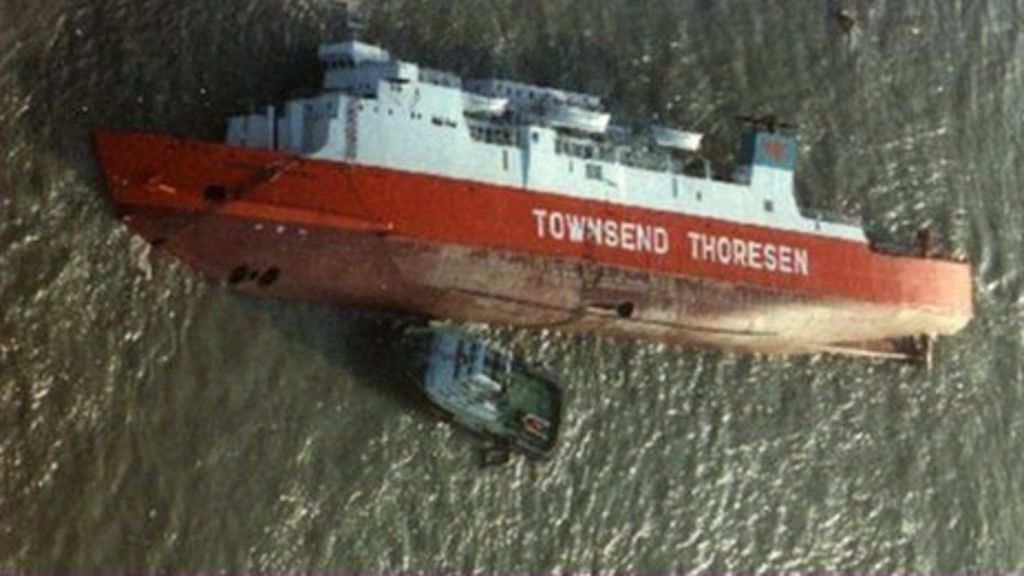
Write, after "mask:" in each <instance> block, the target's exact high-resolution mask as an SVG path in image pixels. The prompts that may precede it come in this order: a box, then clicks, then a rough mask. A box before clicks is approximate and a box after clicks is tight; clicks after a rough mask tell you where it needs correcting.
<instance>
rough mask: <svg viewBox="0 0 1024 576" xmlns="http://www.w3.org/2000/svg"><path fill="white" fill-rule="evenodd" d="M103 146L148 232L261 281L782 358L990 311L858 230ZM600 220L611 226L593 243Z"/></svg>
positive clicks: (190, 149) (350, 169)
mask: <svg viewBox="0 0 1024 576" xmlns="http://www.w3.org/2000/svg"><path fill="white" fill-rule="evenodd" d="M96 143H97V148H98V151H99V154H100V158H101V161H102V164H103V170H104V174H105V177H106V180H107V186H108V189H109V191H110V195H111V198H112V200H113V203H114V205H115V207H116V209H117V211H118V213H119V214H121V215H122V216H123V217H124V219H125V221H126V222H127V223H128V225H129V226H130V227H131V228H132V229H133V230H134V231H135V232H137V233H138V234H140V235H142V236H143V237H144V238H146V239H147V240H149V241H150V242H152V243H154V244H156V245H159V246H161V247H163V248H165V249H167V250H169V251H170V252H172V253H174V254H176V255H178V256H179V257H181V258H182V259H183V260H185V261H186V262H188V263H189V264H191V265H192V266H193V267H195V268H197V269H199V270H201V271H202V272H204V273H205V274H207V275H208V276H210V277H212V278H214V279H219V280H225V281H228V282H229V283H231V284H232V285H234V286H235V287H236V288H238V289H239V290H241V291H244V292H247V293H250V294H254V295H259V296H267V297H274V298H287V299H302V300H315V301H329V302H336V303H340V304H344V305H352V306H366V307H374V308H385V309H392V310H399V311H405V312H412V313H417V314H424V315H428V316H436V317H445V318H453V319H458V320H468V321H482V322H499V323H508V324H515V325H526V326H535V327H550V328H557V329H565V330H580V331H589V332H597V333H604V334H611V335H622V336H631V337H643V338H650V339H655V340H661V341H668V342H679V343H691V344H706V345H711V346H716V347H723V348H732V349H741V350H749V351H760V352H779V353H799V352H815V351H821V350H837V351H844V350H845V351H851V352H855V351H856V350H857V349H858V348H861V347H868V348H871V349H874V348H875V347H876V344H877V343H880V342H884V341H888V340H891V339H895V338H901V337H906V336H914V335H920V334H929V335H941V334H950V333H953V332H955V331H957V330H959V329H960V328H962V327H963V326H964V325H965V324H966V323H967V322H968V321H969V320H970V318H971V315H972V303H971V290H970V282H971V281H970V270H969V267H968V266H967V265H966V264H963V263H957V262H948V261H943V260H937V259H925V258H908V257H896V256H890V255H884V254H879V253H876V252H874V251H872V250H871V249H870V248H869V247H868V246H867V245H866V244H863V243H859V242H854V241H849V240H842V239H835V238H826V237H821V236H815V235H811V234H802V233H796V232H785V231H779V230H774V229H771V228H767V227H758V226H748V225H741V224H736V223H731V222H726V221H721V220H712V219H705V218H695V217H691V216H686V215H680V214H675V213H669V212H661V211H654V210H646V209H639V208H633V207H628V206H623V205H617V204H613V203H607V202H597V201H593V200H584V199H578V198H570V197H566V196H561V195H556V194H548V193H544V192H538V191H526V190H522V189H517V188H508V187H499V186H494V185H490V184H485V183H479V182H469V181H460V180H454V179H451V178H445V177H441V176H431V175H425V174H415V173H408V172H399V171H395V170H385V169H380V168H372V167H366V166H360V165H357V164H347V163H340V162H328V161H319V160H311V159H306V158H298V157H294V156H291V155H288V154H284V153H281V152H277V151H272V150H253V149H239V148H234V147H229V146H225V145H222V144H216V143H207V142H198V141H193V140H180V139H174V138H168V137H163V136H153V135H144V134H134V133H119V134H114V133H101V134H97V136H96ZM555 215H557V216H555ZM580 222H587V223H589V224H591V225H593V223H594V222H597V223H598V225H597V227H598V229H597V230H584V233H585V234H584V236H583V237H582V241H581V237H580V236H578V235H577V236H576V237H575V238H574V237H573V230H572V229H571V226H573V224H575V225H576V226H579V223H580ZM575 231H576V232H579V230H575ZM613 232H614V236H612V235H611V233H613ZM590 233H593V234H594V235H593V236H592V235H591V234H590ZM602 236H603V238H602ZM612 240H614V242H613V241H612ZM716 240H717V244H716ZM708 248H710V251H709V250H708ZM716 249H720V250H718V251H716ZM768 254H771V258H770V259H769V258H768V257H767V256H768ZM755 256H756V258H755ZM868 343H872V344H868Z"/></svg>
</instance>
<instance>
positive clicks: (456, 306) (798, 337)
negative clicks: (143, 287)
mask: <svg viewBox="0 0 1024 576" xmlns="http://www.w3.org/2000/svg"><path fill="white" fill-rule="evenodd" d="M119 211H120V212H121V213H122V216H123V218H124V220H125V221H126V222H127V223H128V225H129V227H130V228H131V229H132V230H133V231H134V232H136V233H138V234H140V235H141V236H143V237H144V238H145V239H146V240H148V241H149V242H151V243H153V244H154V245H156V246H158V247H160V248H163V249H166V250H168V251H170V252H172V253H174V254H175V255H177V256H178V257H180V258H181V259H183V260H184V261H185V262H187V263H188V264H190V265H191V266H193V267H194V268H196V269H198V270H200V271H201V272H203V273H204V274H206V275H207V276H209V277H210V278H212V279H215V280H218V281H223V282H226V283H228V284H229V285H231V286H232V287H233V288H235V289H237V290H239V291H241V292H243V293H246V294H250V295H253V296H259V297H270V298H278V299H293V300H306V301H322V302H333V303H338V304H342V305H346V306H355V307H369V308H376V309H385V310H393V311H400V312H407V313H413V314H419V315H425V316H430V317H438V318H450V319H454V320H461V321H476V322H490V323H501V324H510V325H517V326H527V327H535V328H551V329H557V330H564V331H574V332H576V331H578V332H590V333H599V334H605V335H610V336H623V337H639V338H645V339H650V340H657V341H662V342H668V343H676V344H686V345H701V346H711V347H716V348H726V349H735V350H742V351H752V352H764V353H779V354H792V353H813V352H821V351H831V352H848V353H855V354H856V353H865V352H866V353H869V354H871V353H875V352H878V353H882V354H884V353H885V352H886V351H887V350H891V347H890V346H889V345H888V343H887V341H888V340H889V339H893V338H899V337H905V336H908V335H913V334H941V333H947V332H949V331H951V329H955V327H954V325H955V324H958V323H962V320H961V319H958V318H950V317H949V315H948V313H947V314H943V313H941V312H932V311H928V310H922V309H915V308H899V307H896V306H890V305H880V304H866V303H858V302H850V301H843V300H838V299H824V298H813V297H803V296H798V295H793V294H791V293H786V292H782V291H774V290H766V289H761V288H749V287H743V286H738V285H733V284H726V283H719V282H712V281H707V280H700V279H686V278H678V277H663V276H654V275H650V274H645V273H642V272H638V271H630V270H624V269H618V268H613V267H608V266H597V265H594V264H588V263H580V262H572V261H565V260H559V259H555V258H539V257H536V256H526V255H518V254H513V253H502V252H495V251H485V250H475V249H471V248H466V247H461V246H452V245H435V244H429V243H423V242H412V241H409V240H404V239H400V238H396V237H394V236H391V235H388V234H387V233H383V232H367V231H353V230H344V229H337V228H323V227H301V226H296V225H293V224H281V223H277V222H273V221H260V220H251V219H243V218H237V217H232V216H225V215H221V214H218V213H217V212H216V211H211V212H204V213H201V214H196V213H189V212H179V211H174V210H169V209H163V208H153V207H147V206H121V207H119Z"/></svg>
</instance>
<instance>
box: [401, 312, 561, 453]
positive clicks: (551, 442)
mask: <svg viewBox="0 0 1024 576" xmlns="http://www.w3.org/2000/svg"><path fill="white" fill-rule="evenodd" d="M402 340H403V342H402V345H403V347H404V348H405V349H406V350H408V351H410V352H411V353H412V354H411V356H412V358H413V361H412V363H411V367H412V374H411V375H412V376H413V380H414V382H415V385H416V387H417V388H418V390H419V391H420V392H421V393H422V394H423V395H424V396H425V398H426V400H427V401H428V402H429V403H430V404H431V405H433V406H434V407H436V408H437V409H439V410H440V411H441V412H442V414H443V416H444V417H445V419H447V420H450V421H451V423H453V424H454V425H456V426H458V427H461V428H464V429H466V430H469V431H470V432H473V433H476V434H478V435H480V436H483V437H485V438H488V439H489V440H490V441H491V443H490V447H489V448H488V449H487V450H485V452H484V453H483V454H482V455H481V456H482V463H484V464H496V463H502V462H504V461H506V460H507V459H508V452H509V451H510V450H511V451H515V452H519V453H521V454H523V455H525V456H527V457H528V458H531V459H537V460H540V459H545V458H547V457H548V456H550V455H551V452H552V451H553V449H554V447H555V444H556V441H557V439H558V428H559V425H560V423H561V413H562V391H561V389H560V388H559V386H558V384H557V382H556V381H555V380H554V378H552V377H551V376H550V375H548V374H545V373H544V372H543V371H542V370H540V369H538V368H535V367H533V366H530V365H528V364H527V363H526V362H524V361H523V360H522V359H521V358H519V357H517V356H515V355H513V354H510V353H508V352H505V351H503V350H500V349H498V348H496V347H494V346H489V345H487V344H486V343H485V342H484V341H483V340H481V339H480V338H477V337H473V336H470V335H469V334H467V333H465V332H463V331H460V330H457V329H455V328H450V327H440V326H429V327H423V326H415V327H410V328H406V329H405V331H404V333H403V335H402Z"/></svg>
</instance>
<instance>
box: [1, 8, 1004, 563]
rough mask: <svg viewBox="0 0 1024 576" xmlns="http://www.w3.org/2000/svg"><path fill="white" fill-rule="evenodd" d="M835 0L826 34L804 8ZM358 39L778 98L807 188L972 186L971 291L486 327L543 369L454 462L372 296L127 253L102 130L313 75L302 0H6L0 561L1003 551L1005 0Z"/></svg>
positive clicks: (718, 105)
mask: <svg viewBox="0 0 1024 576" xmlns="http://www.w3.org/2000/svg"><path fill="white" fill-rule="evenodd" d="M840 6H843V7H845V8H846V9H847V10H849V11H850V13H851V14H853V15H854V16H855V17H856V19H857V26H856V28H855V29H854V31H853V32H852V33H851V34H850V35H846V34H844V33H843V31H842V30H841V29H840V28H839V26H837V25H836V23H835V21H834V20H833V19H831V18H830V17H829V11H830V10H833V9H836V8H838V7H840ZM363 8H364V9H365V11H366V13H367V15H368V16H369V23H370V29H369V33H368V35H369V38H370V39H372V40H375V41H378V42H381V43H383V44H385V45H387V46H388V47H390V48H391V49H392V50H393V52H395V53H396V54H397V55H399V56H400V57H403V58H407V59H410V60H419V61H422V62H423V63H425V64H428V65H432V66H436V67H441V68H447V69H452V70H455V71H457V72H459V73H462V74H467V75H492V74H500V75H507V76H510V77H514V78H519V79H522V80H525V81H531V82H537V83H543V84H548V85H555V86H560V87H564V88H569V89H578V90H588V91H594V92H596V93H600V94H602V95H605V96H607V97H608V99H609V101H610V102H611V103H612V108H613V110H614V111H615V112H616V113H620V114H624V115H628V116H630V117H631V118H634V119H636V120H646V119H650V118H652V117H659V118H661V119H662V120H664V121H666V122H670V123H678V124H681V125H684V126H689V127H693V128H696V129H700V130H703V131H705V132H707V133H708V144H709V146H708V147H709V154H710V155H711V156H713V157H715V158H716V159H718V160H722V161H728V160H729V155H730V151H731V148H732V142H733V139H734V138H735V136H736V133H737V126H736V125H735V123H734V121H733V117H734V116H735V115H736V114H739V113H765V112H774V113H776V114H779V115H780V116H781V117H783V118H785V119H787V120H791V121H794V122H797V123H799V124H800V127H801V150H800V164H801V165H800V167H799V169H798V172H799V178H798V179H799V187H800V195H801V199H802V200H804V201H807V202H813V203H815V204H817V205H820V206H823V207H825V208H827V209H829V210H833V211H837V212H842V213H844V214H847V215H849V216H854V217H857V218H860V219H863V221H864V222H865V224H866V225H867V227H868V228H869V230H870V231H871V232H872V233H873V234H875V235H877V236H879V237H885V238H893V239H900V240H909V239H911V238H912V237H913V233H914V230H915V229H916V227H917V226H918V225H919V224H922V223H929V224H931V225H932V228H933V230H935V231H936V233H937V234H938V235H939V236H940V237H943V238H947V237H948V236H949V235H950V234H952V232H953V227H952V226H951V225H950V224H949V222H950V219H949V215H950V213H951V212H953V211H954V210H957V209H961V210H963V211H964V214H965V217H964V226H963V233H962V234H961V236H962V238H960V240H961V241H962V245H963V247H964V248H965V249H966V251H967V252H968V253H969V254H970V258H971V260H972V262H973V263H974V282H975V302H976V308H977V318H976V319H975V320H974V321H973V322H972V323H971V325H970V326H969V327H968V328H967V329H966V330H965V331H964V332H963V333H962V334H960V335H958V336H957V337H954V338H951V339H947V340H944V341H942V342H941V343H940V344H939V346H938V350H937V355H936V364H935V369H934V372H933V373H932V374H931V375H928V374H926V373H924V372H922V371H920V370H917V369H915V368H913V367H909V366H904V365H899V364H887V363H878V362H869V361H862V360H850V359H840V358H833V357H805V358H796V359H788V360H787V359H773V358H763V357H748V356H736V355H731V354H723V353H716V352H700V351H691V350H682V349H675V348H668V347H663V346H657V345H650V344H644V343H629V342H612V341H606V340H601V339H596V338H591V337H567V336H564V335H560V334H557V333H546V332H530V331H512V330H504V329H490V330H489V333H490V334H491V335H492V336H493V337H494V338H495V339H496V340H497V341H499V342H503V343H504V344H506V345H507V346H509V347H511V348H513V349H515V350H517V351H519V352H521V353H523V354H525V355H527V356H528V357H529V358H531V359H532V360H534V361H537V362H546V363H548V364H550V365H551V366H552V367H553V368H554V370H555V371H556V372H557V373H558V374H559V375H560V377H561V378H562V379H563V380H564V382H565V388H566V400H567V403H568V407H569V408H568V411H567V414H566V419H567V420H566V425H565V427H564V435H563V441H564V442H563V444H562V445H561V447H560V450H559V453H558V455H557V457H556V458H555V459H554V460H553V461H552V462H550V463H548V464H546V465H543V466H531V465H529V464H527V463H525V462H519V461H517V462H514V463H513V464H512V465H510V466H508V467H505V468H501V469H492V470H485V471H481V470H479V469H477V468H476V467H475V466H473V464H472V459H471V455H472V448H473V446H474V442H473V441H472V440H471V439H469V438H467V437H465V436H463V435H461V434H458V433H455V432H453V431H452V430H451V429H450V428H448V427H446V426H445V425H443V424H440V423H436V422H434V421H433V420H431V419H429V418H426V417H423V416H422V415H421V414H420V413H419V412H418V411H416V410H413V409H411V407H410V406H409V405H408V404H407V403H405V402H403V401H402V400H401V399H400V398H399V397H397V396H396V395H395V394H394V393H393V390H391V389H390V388H389V387H388V385H387V382H386V380H387V378H386V374H387V371H386V370H385V369H384V368H385V367H383V366H380V365H376V364H374V363H373V362H370V361H368V360H367V359H368V358H373V357H374V355H373V354H371V353H370V352H372V351H373V350H374V349H375V347H376V345H377V344H378V342H376V341H375V338H379V334H380V333H379V331H378V330H377V328H376V324H375V322H374V321H373V320H372V319H369V318H367V317H365V316H361V315H356V314H353V313H351V312H350V311H344V310H338V309H336V308H331V307H327V306H319V305H303V304H280V303H275V302H264V301H255V300H249V299H246V298H242V297H239V296H237V295H234V294H232V293H230V292H229V291H228V290H227V289H226V288H224V287H222V286H218V285H214V284H210V283H206V282H204V281H203V280H201V279H200V278H198V277H197V276H196V275H195V274H193V273H192V272H191V271H190V270H189V269H187V268H186V267H185V266H183V265H181V264H179V263H177V262H175V261H174V260H173V259H171V258H170V257H167V256H164V255H160V254H156V253H154V254H152V255H150V256H149V257H148V258H147V257H145V256H144V255H143V254H142V250H141V249H140V247H139V246H138V245H137V244H136V243H133V241H132V240H131V238H130V236H129V234H128V233H127V232H126V231H125V229H124V228H123V227H122V226H121V225H120V224H119V223H118V222H117V221H116V220H115V218H114V217H113V215H112V214H111V213H110V211H109V208H108V206H107V204H106V201H105V198H104V192H103V188H102V186H101V183H100V180H99V175H98V172H97V166H96V160H95V157H94V156H93V153H92V149H91V146H90V142H89V131H90V130H92V129H95V128H97V127H116V128H132V129H139V130H155V131H162V132H171V133H175V134H180V135H191V136H200V137H210V138H219V137H220V136H221V134H222V132H223V129H224V119H225V118H226V116H227V115H228V114H230V113H232V112H237V111H239V110H245V109H246V108H247V107H249V106H252V105H257V104H262V103H264V102H267V101H274V100H277V99H280V98H284V97H287V96H288V95H289V94H292V93H295V92H297V91H300V90H302V89H307V88H314V87H315V86H316V85H317V82H318V73H319V70H318V67H317V64H316V60H315V49H316V46H317V44H318V43H319V42H320V41H322V40H325V39H326V38H328V36H329V34H330V28H331V27H332V25H333V23H336V21H337V20H336V19H337V15H338V13H339V9H338V4H337V3H333V2H328V1H326V0H293V1H288V0H238V1H224V2H208V1H200V0H179V1H176V2H160V1H155V0H92V1H86V0H40V1H38V2H35V1H29V0H0V570H33V571H42V570H60V571H66V570H76V571H110V570H117V569H129V570H175V571H181V570H191V571H195V570H214V569H221V568H224V569H231V570H259V571H280V570H293V569H309V570H321V571H324V570H403V569H424V570H445V569H467V570H468V569H476V570H505V571H509V570H531V571H540V570H544V571H547V570H593V569H614V570H643V571H656V570H665V569H670V568H677V569H687V570H695V571H698V570H707V571H720V570H725V569H731V570H767V569H778V570H782V569H803V570H809V569H845V570H862V571H890V570H919V571H932V570H942V571H949V570H965V569H988V570H1013V569H1018V570H1019V569H1021V568H1024V457H1022V452H1024V416H1022V410H1024V361H1022V355H1024V343H1022V339H1024V291H1022V278H1021V270H1022V256H1024V238H1022V235H1024V192H1022V190H1024V163H1022V162H1021V146H1022V145H1024V124H1022V119H1024V32H1022V22H1024V18H1022V13H1021V8H1024V3H1022V2H1020V1H1017V0H1001V1H1000V0H990V1H968V0H859V1H849V2H845V3H839V2H816V1H811V0H778V1H770V2H768V1H765V0H715V1H710V0H647V1H645V0H607V1H605V0H602V1H597V0H589V1H569V0H550V1H548V0H545V1H538V0H447V1H445V0H436V1H435V0H429V1H426V0H417V1H413V0H379V1H376V2H373V1H367V2H364V5H363Z"/></svg>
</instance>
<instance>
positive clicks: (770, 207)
mask: <svg viewBox="0 0 1024 576" xmlns="http://www.w3.org/2000/svg"><path fill="white" fill-rule="evenodd" d="M764 211H765V212H775V203H774V202H772V201H771V200H765V201H764Z"/></svg>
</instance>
